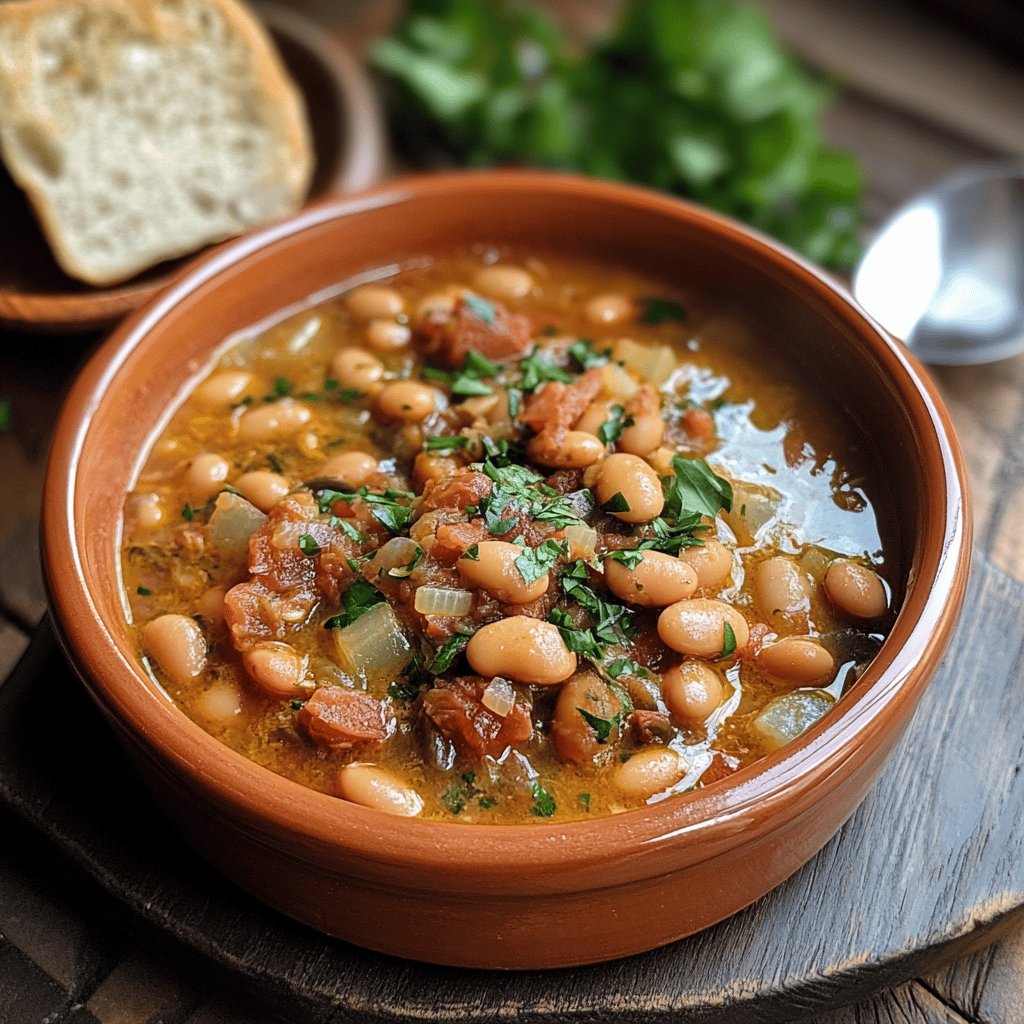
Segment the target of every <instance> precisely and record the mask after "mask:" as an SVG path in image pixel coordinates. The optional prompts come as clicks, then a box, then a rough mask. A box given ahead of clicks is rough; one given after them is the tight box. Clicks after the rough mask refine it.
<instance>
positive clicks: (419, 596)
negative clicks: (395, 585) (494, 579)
mask: <svg viewBox="0 0 1024 1024" xmlns="http://www.w3.org/2000/svg"><path fill="white" fill-rule="evenodd" d="M413 607H414V608H415V609H416V611H418V612H419V613H420V614H421V615H450V616H453V617H456V618H457V617H459V616H462V615H468V614H469V612H470V609H471V608H472V607H473V592H472V591H471V590H455V589H454V588H452V587H420V588H419V590H417V591H416V598H415V600H414V601H413Z"/></svg>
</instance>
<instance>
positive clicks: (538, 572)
mask: <svg viewBox="0 0 1024 1024" xmlns="http://www.w3.org/2000/svg"><path fill="white" fill-rule="evenodd" d="M475 546H476V545H474V547H475ZM568 554H569V545H568V544H567V543H566V542H565V541H557V540H546V541H544V543H543V544H539V545H537V547H535V548H531V547H526V548H524V549H523V553H522V554H521V555H520V556H519V557H518V558H517V559H516V560H515V565H516V568H517V569H518V570H519V575H520V576H522V577H523V580H524V581H525V582H526V583H533V582H535V581H536V580H539V579H540V578H541V576H543V575H544V574H545V573H547V572H548V571H549V570H550V569H551V567H552V566H553V565H554V564H555V562H557V561H558V559H559V558H560V557H561V558H565V557H567V556H568Z"/></svg>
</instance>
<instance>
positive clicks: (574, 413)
mask: <svg viewBox="0 0 1024 1024" xmlns="http://www.w3.org/2000/svg"><path fill="white" fill-rule="evenodd" d="M601 388H602V382H601V373H600V371H599V370H587V372H586V373H584V374H583V375H582V376H581V377H580V378H579V379H577V380H575V381H573V382H572V384H562V383H561V382H560V381H557V380H555V381H549V382H548V383H547V384H545V385H544V387H542V388H541V389H540V390H539V391H535V392H534V393H533V395H531V396H530V400H529V401H528V402H527V403H526V408H525V409H523V411H522V413H521V414H520V416H519V419H520V420H521V421H522V422H523V423H525V424H526V425H527V426H528V427H530V428H531V429H533V430H536V431H538V432H545V431H566V430H568V429H569V428H570V427H571V426H572V425H573V424H574V423H575V422H576V421H577V420H578V419H579V418H580V417H581V416H582V415H583V413H584V412H586V409H587V406H588V405H590V403H591V402H593V401H594V399H595V398H597V396H598V395H599V394H600V393H601Z"/></svg>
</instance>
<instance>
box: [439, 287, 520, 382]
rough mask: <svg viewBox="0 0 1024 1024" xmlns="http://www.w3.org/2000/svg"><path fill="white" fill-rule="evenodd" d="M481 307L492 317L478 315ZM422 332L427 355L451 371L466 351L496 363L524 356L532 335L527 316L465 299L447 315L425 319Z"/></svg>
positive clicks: (490, 304) (464, 355)
mask: <svg viewBox="0 0 1024 1024" xmlns="http://www.w3.org/2000/svg"><path fill="white" fill-rule="evenodd" d="M481 308H486V309H488V310H491V309H493V311H494V315H493V317H492V316H486V317H484V316H481ZM422 332H423V335H424V338H425V341H426V344H425V346H424V347H425V349H426V351H427V353H428V354H429V355H432V356H435V357H437V358H438V359H440V360H441V361H442V362H444V363H445V364H446V365H448V366H451V367H453V368H458V367H460V366H462V365H463V363H465V361H466V355H467V353H469V352H479V353H480V354H481V355H482V356H486V358H488V359H493V360H495V361H496V362H499V363H500V362H505V361H507V360H510V359H517V358H519V357H520V356H524V355H526V353H527V352H528V351H529V349H530V347H531V344H532V342H531V335H532V333H533V332H532V329H531V326H530V321H529V319H528V318H527V317H525V316H523V315H522V314H519V313H515V314H513V313H509V312H508V310H507V309H505V307H504V306H502V305H501V303H499V302H487V303H484V302H483V301H482V300H479V299H477V300H475V301H473V302H467V301H466V300H465V298H460V299H459V301H458V302H457V303H456V304H455V308H454V309H453V310H452V312H451V315H450V316H448V317H446V318H444V319H430V320H428V321H427V323H426V324H425V325H424V326H423V328H422Z"/></svg>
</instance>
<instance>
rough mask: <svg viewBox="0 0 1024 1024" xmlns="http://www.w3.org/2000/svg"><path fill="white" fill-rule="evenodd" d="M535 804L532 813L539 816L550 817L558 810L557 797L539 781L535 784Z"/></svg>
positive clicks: (531, 809) (533, 791)
mask: <svg viewBox="0 0 1024 1024" xmlns="http://www.w3.org/2000/svg"><path fill="white" fill-rule="evenodd" d="M532 793H533V806H532V807H531V808H530V813H531V814H534V815H535V816H536V817H538V818H550V817H551V815H552V814H554V813H555V811H556V810H557V807H558V805H557V804H556V803H555V798H554V797H553V796H552V795H551V794H550V793H549V792H548V791H547V790H546V789H545V788H544V787H543V786H542V785H541V784H540V783H539V782H534V784H533V790H532Z"/></svg>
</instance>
